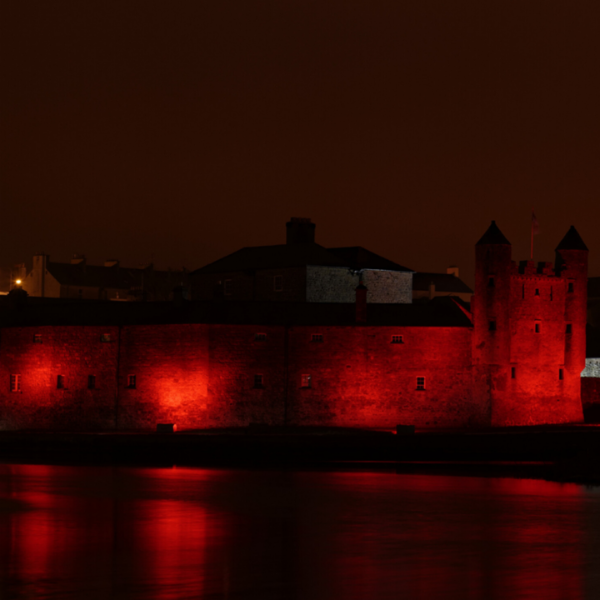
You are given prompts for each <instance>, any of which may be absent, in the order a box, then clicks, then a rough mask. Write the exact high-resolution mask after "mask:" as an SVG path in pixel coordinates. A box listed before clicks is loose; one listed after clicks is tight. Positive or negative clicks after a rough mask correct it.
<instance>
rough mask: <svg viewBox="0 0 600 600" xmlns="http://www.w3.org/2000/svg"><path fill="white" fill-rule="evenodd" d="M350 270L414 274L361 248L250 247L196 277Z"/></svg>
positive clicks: (197, 271)
mask: <svg viewBox="0 0 600 600" xmlns="http://www.w3.org/2000/svg"><path fill="white" fill-rule="evenodd" d="M307 265H313V266H326V267H348V268H350V269H355V270H358V269H384V270H390V271H410V269H407V268H406V267H403V266H401V265H399V264H397V263H395V262H392V261H391V260H388V259H387V258H383V257H382V256H379V255H378V254H375V253H374V252H370V251H369V250H366V249H365V248H361V247H360V246H353V247H349V248H330V249H327V248H324V247H323V246H321V245H319V244H314V243H306V244H281V245H276V246H256V247H246V248H241V249H240V250H237V251H236V252H233V253H232V254H229V255H228V256H225V257H223V258H220V259H219V260H216V261H215V262H212V263H210V264H208V265H206V266H204V267H200V268H199V269H196V271H194V274H196V273H232V272H237V271H255V270H257V269H280V268H291V267H305V266H307Z"/></svg>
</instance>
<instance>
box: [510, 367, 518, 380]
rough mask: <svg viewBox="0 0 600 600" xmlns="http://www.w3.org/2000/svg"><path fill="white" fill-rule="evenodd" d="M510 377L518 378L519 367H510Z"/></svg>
mask: <svg viewBox="0 0 600 600" xmlns="http://www.w3.org/2000/svg"><path fill="white" fill-rule="evenodd" d="M510 378H511V379H516V378H517V367H511V368H510Z"/></svg>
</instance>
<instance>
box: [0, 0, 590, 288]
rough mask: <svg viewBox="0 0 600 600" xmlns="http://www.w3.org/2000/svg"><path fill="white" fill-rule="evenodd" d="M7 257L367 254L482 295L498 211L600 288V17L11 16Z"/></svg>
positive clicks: (192, 6) (76, 9) (441, 11)
mask: <svg viewBox="0 0 600 600" xmlns="http://www.w3.org/2000/svg"><path fill="white" fill-rule="evenodd" d="M0 17H1V18H0V23H1V25H0V33H1V35H0V48H1V53H0V55H1V58H0V68H1V73H2V79H3V81H4V82H5V86H4V91H3V93H2V96H1V99H0V102H1V111H0V130H1V131H2V134H3V140H4V144H3V146H2V155H1V158H0V161H1V167H0V169H1V172H0V194H1V200H2V207H3V209H4V210H3V222H4V225H5V227H4V230H3V236H2V242H1V243H2V245H1V246H0V247H1V254H0V255H1V263H2V265H3V266H10V265H12V264H13V263H17V262H23V261H26V260H30V259H31V256H32V255H33V254H34V253H35V252H39V251H44V252H46V253H48V254H50V256H51V258H52V259H53V260H59V261H68V260H69V258H70V256H71V255H72V254H73V253H76V252H80V253H84V254H86V256H87V257H88V259H89V260H90V262H92V263H96V264H98V263H101V262H102V261H103V260H105V259H107V258H113V257H114V258H119V259H120V260H121V262H122V264H124V265H130V266H135V265H138V264H140V263H149V262H151V261H152V260H153V261H154V262H155V263H156V265H157V266H159V267H167V266H170V267H172V268H178V267H181V266H182V265H184V266H186V267H187V268H188V269H196V268H198V267H201V266H203V265H205V264H207V263H209V262H211V261H213V260H216V259H218V258H220V257H221V256H224V255H226V254H229V253H231V252H233V251H235V250H237V249H238V248H240V247H242V246H253V245H270V244H278V243H284V241H285V223H286V221H288V220H289V218H290V217H292V216H294V217H310V218H312V220H313V221H314V222H315V223H316V224H317V231H316V241H317V242H318V243H320V244H322V245H323V246H325V247H337V246H356V245H360V246H364V247H366V248H368V249H369V250H371V251H373V252H376V253H378V254H381V255H382V256H384V257H386V258H389V259H390V260H393V261H395V262H398V263H399V264H401V265H405V266H407V267H410V268H413V269H416V270H420V271H437V272H443V271H445V269H446V267H447V266H449V265H451V264H454V265H457V266H459V268H460V275H461V278H463V279H464V280H465V281H466V282H467V283H469V284H472V282H473V274H474V250H473V247H474V244H475V243H476V242H477V240H478V239H479V238H480V237H481V235H482V234H483V233H484V232H485V230H486V229H487V227H488V226H489V224H490V221H491V220H492V219H495V220H496V222H497V224H498V226H499V227H500V229H501V230H502V231H503V233H504V234H505V235H506V237H507V238H508V239H509V240H510V242H511V243H512V245H513V257H514V258H515V259H516V260H524V259H527V258H529V243H530V236H529V234H530V222H531V210H532V208H534V209H535V212H536V215H537V217H538V219H539V222H540V225H541V234H540V235H538V236H536V240H535V242H536V252H535V257H534V258H535V260H536V261H541V260H543V261H553V260H554V248H555V247H556V246H557V244H558V243H559V241H560V240H561V239H562V237H563V236H564V235H565V233H566V232H567V230H568V228H569V226H570V225H574V226H575V227H576V228H577V230H578V231H579V233H580V234H581V236H582V238H583V240H584V241H585V242H586V244H587V245H588V247H589V249H590V269H589V272H590V275H592V276H594V275H596V276H597V275H600V246H599V245H598V242H597V239H598V236H597V228H598V225H597V224H598V222H600V202H598V201H597V196H598V191H599V187H600V182H599V181H598V169H597V162H598V154H599V152H598V150H599V149H598V140H600V135H599V134H600V121H599V119H598V110H597V107H598V105H599V104H600V102H599V100H600V87H599V83H598V78H597V72H598V62H599V61H600V40H599V39H598V37H597V35H596V31H595V28H596V24H597V23H598V22H599V19H600V6H598V5H597V4H596V3H592V2H582V3H577V4H576V5H569V6H567V5H565V4H564V3H561V2H557V1H555V0H553V1H551V2H544V3H541V2H538V3H527V5H523V4H522V3H519V2H508V3H503V4H502V5H490V6H482V5H480V4H479V3H476V2H459V3H452V4H448V3H447V2H442V1H439V0H438V1H433V2H430V3H427V4H418V5H404V4H402V5H399V4H398V3H395V2H376V3H370V4H369V6H368V7H367V6H365V5H363V4H362V3H358V2H348V1H347V0H344V1H341V0H331V1H329V2H326V3H318V4H314V3H306V2H295V1H290V2H286V3H275V2H268V1H266V0H265V1H252V2H239V3H235V4H229V5H224V4H220V3H209V4H202V5H201V4H198V3H193V2H181V3H178V4H177V5H169V6H167V5H164V4H161V3H156V2H143V3H141V2H137V3H136V2H132V3H128V4H127V5H123V4H122V3H116V2H102V3H100V2H86V3H85V4H80V5H73V4H71V3H62V2H54V3H52V4H47V3H44V2H32V3H27V4H26V5H24V4H12V5H4V6H3V7H2V8H1V9H0Z"/></svg>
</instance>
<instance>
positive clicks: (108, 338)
mask: <svg viewBox="0 0 600 600" xmlns="http://www.w3.org/2000/svg"><path fill="white" fill-rule="evenodd" d="M100 341H101V342H103V343H104V344H106V343H108V342H112V336H111V335H110V333H103V334H102V335H101V336H100Z"/></svg>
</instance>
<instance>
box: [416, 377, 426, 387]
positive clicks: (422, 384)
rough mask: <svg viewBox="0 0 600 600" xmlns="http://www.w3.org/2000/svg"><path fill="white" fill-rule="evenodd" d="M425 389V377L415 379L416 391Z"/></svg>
mask: <svg viewBox="0 0 600 600" xmlns="http://www.w3.org/2000/svg"><path fill="white" fill-rule="evenodd" d="M424 389H425V377H417V390H424Z"/></svg>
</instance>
